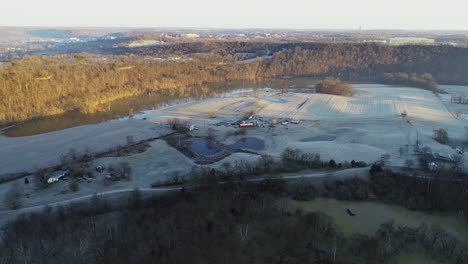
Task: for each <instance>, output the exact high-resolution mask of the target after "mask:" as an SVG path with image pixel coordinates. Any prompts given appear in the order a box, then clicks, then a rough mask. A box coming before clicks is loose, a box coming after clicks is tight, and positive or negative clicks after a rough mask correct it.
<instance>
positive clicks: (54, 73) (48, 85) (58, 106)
mask: <svg viewBox="0 0 468 264" xmlns="http://www.w3.org/2000/svg"><path fill="white" fill-rule="evenodd" d="M184 45H185V46H184ZM184 45H180V47H179V49H182V48H183V50H185V49H187V50H189V51H191V52H193V51H198V52H194V53H191V54H190V55H187V54H185V53H184V56H185V57H181V59H180V60H170V59H167V58H166V59H155V58H153V57H152V56H153V53H154V52H156V51H154V50H152V49H144V53H143V54H140V53H137V54H130V55H125V56H97V55H81V54H80V55H76V56H73V55H54V56H36V57H28V56H26V57H24V58H22V59H20V60H15V61H12V63H11V65H10V66H6V67H2V68H0V122H8V121H20V120H26V119H31V118H34V117H42V116H49V115H56V114H61V113H64V112H67V111H80V112H83V113H93V112H98V111H107V110H108V108H109V103H110V102H112V101H115V100H118V99H122V98H127V97H131V96H136V95H141V94H145V93H150V92H157V93H161V94H171V95H173V96H174V97H177V96H180V97H183V96H184V94H187V91H189V90H190V89H191V88H190V87H191V86H193V85H199V84H205V83H213V82H226V81H234V80H257V79H263V78H270V77H278V76H284V75H291V76H311V77H316V78H324V77H328V76H335V77H338V76H339V77H340V79H341V80H345V81H366V82H385V83H391V84H400V85H409V86H416V87H420V88H424V89H429V90H432V91H437V90H438V86H437V82H438V83H445V84H468V63H467V62H468V48H456V47H449V46H398V47H395V46H385V45H377V44H321V45H319V44H315V43H312V44H310V45H305V44H297V45H296V46H293V45H291V44H288V45H284V46H281V45H279V44H275V45H272V46H273V48H274V51H276V52H274V53H273V56H272V57H271V58H266V59H264V60H263V61H255V62H251V63H245V64H238V63H236V61H235V59H234V57H233V55H232V54H230V53H229V52H227V49H229V48H233V49H235V50H238V51H243V49H245V50H249V51H254V52H259V53H262V52H263V51H264V50H265V48H266V44H265V43H261V44H258V45H260V46H259V47H258V48H256V47H255V45H254V44H249V45H247V46H246V45H244V44H243V43H233V44H229V45H227V46H226V44H219V43H216V42H213V43H211V42H210V43H209V45H208V44H206V45H201V44H198V43H192V44H190V45H188V44H184ZM217 45H221V46H219V47H218V46H217ZM223 45H224V46H223ZM177 47H178V46H174V47H172V46H171V48H172V49H176V50H177ZM207 51H208V52H207ZM174 52H175V51H174ZM156 55H157V54H154V56H156Z"/></svg>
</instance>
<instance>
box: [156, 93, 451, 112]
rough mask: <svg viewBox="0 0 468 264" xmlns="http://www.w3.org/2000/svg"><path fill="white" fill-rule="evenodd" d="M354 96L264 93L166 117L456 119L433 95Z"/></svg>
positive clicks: (214, 102)
mask: <svg viewBox="0 0 468 264" xmlns="http://www.w3.org/2000/svg"><path fill="white" fill-rule="evenodd" d="M354 91H355V95H354V96H353V97H344V96H336V95H328V94H312V93H287V94H280V93H261V94H259V95H258V96H249V97H238V98H216V99H212V100H204V101H200V102H193V103H190V104H187V105H178V106H174V107H170V108H167V109H165V110H163V112H165V113H178V114H189V115H192V114H194V113H197V114H202V115H203V114H205V115H207V114H209V113H216V114H218V115H238V114H242V113H247V112H249V111H253V112H255V114H256V115H259V116H265V117H271V118H294V119H302V120H325V119H341V118H342V119H349V118H385V117H392V116H399V115H401V113H402V112H403V111H406V112H407V113H408V114H409V115H410V116H411V117H414V118H420V119H430V120H447V119H453V116H452V115H451V114H450V112H448V111H447V108H446V107H445V106H444V104H443V103H442V102H441V101H440V100H439V99H438V98H437V97H436V96H435V95H434V94H433V93H432V92H430V91H426V90H422V89H414V88H406V87H402V88H397V87H390V86H386V85H376V84H365V85H355V87H354Z"/></svg>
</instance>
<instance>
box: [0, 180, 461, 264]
mask: <svg viewBox="0 0 468 264" xmlns="http://www.w3.org/2000/svg"><path fill="white" fill-rule="evenodd" d="M359 185H363V186H368V185H367V183H365V182H364V181H362V180H360V179H351V180H346V181H344V182H343V181H338V182H335V183H328V184H327V187H326V190H325V191H326V192H327V193H328V195H333V193H335V192H343V191H344V190H348V191H351V192H354V191H355V189H356V188H355V186H359ZM304 186H306V185H302V184H301V189H303V188H304ZM308 188H309V189H308V190H309V192H311V191H313V190H314V188H313V187H312V186H309V187H308ZM297 192H298V189H297V187H295V186H293V185H288V184H287V183H286V182H285V181H282V180H264V181H262V182H260V183H257V184H252V183H247V182H242V181H240V182H231V183H227V184H224V185H217V184H213V185H208V186H206V185H205V186H204V187H203V188H202V189H198V190H196V191H195V190H193V191H191V190H185V191H183V192H181V193H178V194H173V195H169V196H163V197H160V198H157V199H151V200H146V201H145V200H142V199H141V195H142V194H141V193H140V191H138V190H135V191H134V192H133V193H132V194H131V196H130V198H129V199H128V201H125V202H122V203H121V204H120V209H118V210H116V209H115V208H113V206H111V204H110V203H109V202H106V201H105V200H103V199H102V198H99V197H97V196H94V197H93V198H91V201H90V202H89V204H88V205H86V206H81V207H78V206H72V207H66V208H59V209H56V210H51V209H50V208H45V209H44V211H43V212H40V213H37V214H34V215H31V216H29V217H22V218H19V219H18V220H16V221H15V222H13V223H12V224H10V225H8V226H7V227H6V228H5V229H4V233H3V239H2V240H0V252H2V254H0V263H33V262H34V263H38V264H41V263H64V262H66V263H89V264H92V263H226V264H228V263H269V264H270V263H277V264H280V263H281V264H283V263H288V264H299V263H343V264H344V263H389V262H391V260H392V257H395V256H398V255H399V254H401V253H402V252H405V250H408V249H411V248H414V247H416V248H422V249H423V252H425V253H426V254H429V255H430V256H432V257H433V258H435V259H443V260H444V261H447V262H449V263H466V262H467V261H468V251H467V250H466V245H464V244H462V243H461V242H460V241H458V240H457V239H455V238H454V237H452V236H451V235H450V234H448V233H447V232H445V231H444V230H443V229H441V228H440V227H437V226H428V225H425V224H423V225H421V226H418V227H407V226H399V225H396V224H394V222H392V221H388V222H385V223H383V224H382V225H381V226H380V228H379V229H378V230H377V231H376V232H375V233H374V234H373V235H366V234H359V233H356V234H354V235H351V236H345V235H344V234H343V232H342V230H341V229H340V227H339V226H338V225H337V224H336V222H335V220H334V219H333V218H332V217H330V216H328V215H326V214H325V213H322V212H304V211H302V210H296V209H293V208H292V207H291V208H290V207H287V206H286V207H285V206H284V205H282V204H284V203H282V202H280V201H282V200H284V199H301V200H302V198H303V197H304V196H303V195H300V196H299V198H294V197H295V196H296V195H295V194H296V193H297ZM302 193H304V192H303V191H302ZM291 197H293V198H291ZM310 199H313V195H312V197H310ZM312 202H313V201H312ZM129 245H131V246H129Z"/></svg>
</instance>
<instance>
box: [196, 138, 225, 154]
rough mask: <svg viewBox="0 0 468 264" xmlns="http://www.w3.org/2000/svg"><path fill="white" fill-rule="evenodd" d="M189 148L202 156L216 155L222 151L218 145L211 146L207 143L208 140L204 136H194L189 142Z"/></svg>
mask: <svg viewBox="0 0 468 264" xmlns="http://www.w3.org/2000/svg"><path fill="white" fill-rule="evenodd" d="M190 149H191V150H192V151H193V152H195V153H197V154H198V155H202V156H211V155H216V154H219V153H221V152H223V151H224V149H223V148H220V147H212V146H210V145H209V144H208V140H206V139H204V138H194V139H192V142H191V144H190Z"/></svg>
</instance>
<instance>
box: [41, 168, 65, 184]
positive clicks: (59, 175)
mask: <svg viewBox="0 0 468 264" xmlns="http://www.w3.org/2000/svg"><path fill="white" fill-rule="evenodd" d="M66 174H67V171H63V170H59V171H55V172H53V173H52V174H49V175H46V178H47V183H54V182H58V181H59V180H61V179H63V178H64V177H65V175H66Z"/></svg>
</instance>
